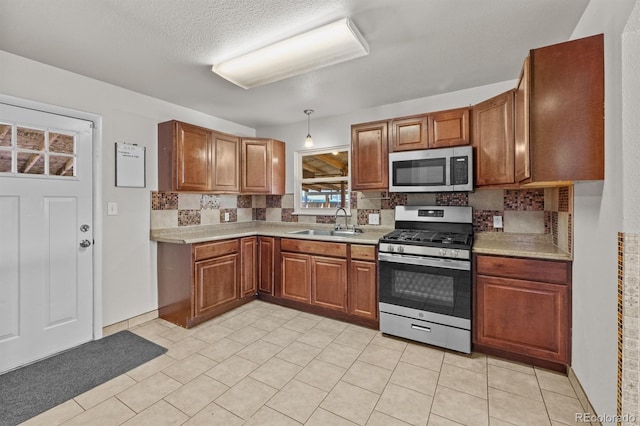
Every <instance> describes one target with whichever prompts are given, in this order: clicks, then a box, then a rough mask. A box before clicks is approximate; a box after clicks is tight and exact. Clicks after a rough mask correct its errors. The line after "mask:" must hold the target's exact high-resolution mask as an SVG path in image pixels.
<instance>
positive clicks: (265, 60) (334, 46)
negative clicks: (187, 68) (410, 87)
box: [211, 18, 369, 89]
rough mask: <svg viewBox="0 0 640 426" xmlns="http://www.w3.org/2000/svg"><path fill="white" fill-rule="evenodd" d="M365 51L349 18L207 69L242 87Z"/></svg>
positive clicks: (353, 56)
mask: <svg viewBox="0 0 640 426" xmlns="http://www.w3.org/2000/svg"><path fill="white" fill-rule="evenodd" d="M368 54H369V45H368V44H367V42H366V40H365V39H364V38H363V37H362V34H360V31H358V29H357V28H356V27H355V26H354V25H353V23H352V22H351V21H350V20H349V18H343V19H341V20H339V21H336V22H333V23H331V24H329V25H325V26H324V27H320V28H316V29H314V30H311V31H308V32H306V33H303V34H298V35H297V36H294V37H291V38H288V39H285V40H282V41H279V42H277V43H274V44H271V45H269V46H266V47H263V48H260V49H258V50H254V51H253V52H249V53H246V54H244V55H241V56H238V57H236V58H233V59H229V60H228V61H225V62H221V63H219V64H217V65H214V66H213V68H212V69H211V70H212V71H213V72H215V73H216V74H218V75H219V76H221V77H223V78H225V79H227V80H229V81H230V82H232V83H233V84H236V85H238V86H240V87H242V88H244V89H250V88H252V87H257V86H261V85H263V84H267V83H273V82H274V81H280V80H284V79H285V78H289V77H293V76H296V75H300V74H304V73H307V72H310V71H314V70H317V69H320V68H324V67H328V66H330V65H335V64H338V63H340V62H345V61H349V60H351V59H355V58H359V57H361V56H365V55H368Z"/></svg>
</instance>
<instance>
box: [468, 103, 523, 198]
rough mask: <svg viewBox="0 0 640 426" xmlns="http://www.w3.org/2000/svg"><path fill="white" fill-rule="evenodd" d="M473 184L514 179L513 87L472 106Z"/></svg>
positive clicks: (508, 181)
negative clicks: (474, 180) (474, 179)
mask: <svg viewBox="0 0 640 426" xmlns="http://www.w3.org/2000/svg"><path fill="white" fill-rule="evenodd" d="M473 146H474V147H475V148H476V149H475V165H476V167H475V170H476V186H482V185H498V184H513V183H514V166H513V161H514V157H513V91H509V92H505V93H503V94H501V95H498V96H496V97H494V98H491V99H489V100H486V101H484V102H482V103H479V104H477V105H475V106H474V107H473Z"/></svg>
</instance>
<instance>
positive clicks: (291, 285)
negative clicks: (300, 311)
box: [281, 253, 311, 303]
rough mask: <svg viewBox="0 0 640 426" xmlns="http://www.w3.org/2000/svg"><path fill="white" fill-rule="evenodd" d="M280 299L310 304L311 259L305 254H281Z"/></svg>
mask: <svg viewBox="0 0 640 426" xmlns="http://www.w3.org/2000/svg"><path fill="white" fill-rule="evenodd" d="M281 256H282V297H283V298H284V299H291V300H295V301H297V302H304V303H311V258H310V257H309V255H307V254H300V253H282V254H281Z"/></svg>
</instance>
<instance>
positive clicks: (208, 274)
mask: <svg viewBox="0 0 640 426" xmlns="http://www.w3.org/2000/svg"><path fill="white" fill-rule="evenodd" d="M239 260H240V258H239V256H238V253H234V254H230V255H227V256H221V257H216V258H213V259H209V260H203V261H200V262H196V263H195V274H196V276H195V314H196V316H199V315H203V314H206V313H207V312H208V311H210V310H212V309H214V308H216V307H218V306H220V305H222V304H224V303H227V302H230V301H232V300H236V299H238V287H239V286H238V283H239V263H240V262H239Z"/></svg>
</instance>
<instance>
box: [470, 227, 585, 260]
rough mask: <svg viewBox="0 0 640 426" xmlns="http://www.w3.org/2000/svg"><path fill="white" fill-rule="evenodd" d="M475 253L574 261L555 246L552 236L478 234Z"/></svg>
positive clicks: (498, 233)
mask: <svg viewBox="0 0 640 426" xmlns="http://www.w3.org/2000/svg"><path fill="white" fill-rule="evenodd" d="M473 253H475V254H495V255H501V256H518V257H530V258H537V259H551V260H573V258H572V256H571V254H570V253H567V252H566V251H564V250H561V249H559V248H558V247H556V246H554V245H553V242H552V240H551V235H550V234H516V233H507V232H477V233H476V234H475V235H474V243H473Z"/></svg>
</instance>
